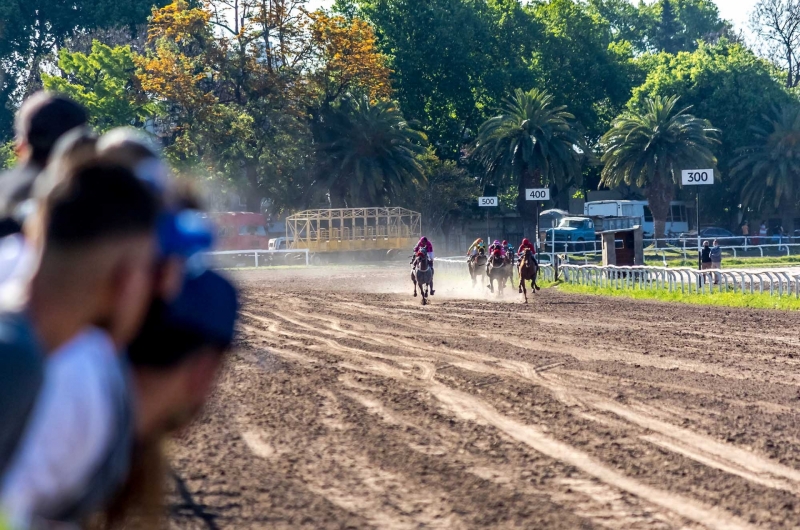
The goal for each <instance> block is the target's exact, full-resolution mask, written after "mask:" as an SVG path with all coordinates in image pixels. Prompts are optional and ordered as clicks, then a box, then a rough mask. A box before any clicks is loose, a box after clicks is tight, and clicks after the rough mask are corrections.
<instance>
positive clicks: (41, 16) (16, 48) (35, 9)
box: [0, 0, 166, 140]
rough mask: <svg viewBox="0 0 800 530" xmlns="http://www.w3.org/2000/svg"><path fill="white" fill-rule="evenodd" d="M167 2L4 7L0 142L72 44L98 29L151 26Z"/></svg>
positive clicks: (0, 13) (99, 0) (50, 1)
mask: <svg viewBox="0 0 800 530" xmlns="http://www.w3.org/2000/svg"><path fill="white" fill-rule="evenodd" d="M165 3H166V1H165V0H128V1H125V2H108V1H106V0H81V1H75V0H73V1H63V0H38V1H36V2H22V1H19V2H0V36H2V37H0V72H3V75H0V100H2V101H3V105H4V106H3V107H2V108H0V140H2V139H4V138H7V137H8V136H10V133H11V130H10V123H11V115H12V114H13V112H14V110H15V108H16V105H17V104H18V103H19V101H21V99H22V98H23V97H25V96H27V95H29V94H30V93H32V92H33V91H35V90H37V89H38V88H40V87H41V78H40V74H41V72H42V66H43V65H44V64H47V63H49V62H52V60H53V59H54V57H53V51H54V50H58V49H61V48H63V47H64V46H65V44H67V43H68V42H69V41H70V39H71V38H73V37H75V36H77V35H80V34H83V33H86V32H88V31H91V30H93V29H96V28H109V27H125V28H128V30H129V33H135V31H136V28H137V27H138V26H139V25H141V24H144V23H145V22H146V21H147V16H148V15H149V14H150V10H151V7H152V6H153V5H159V6H160V5H164V4H165Z"/></svg>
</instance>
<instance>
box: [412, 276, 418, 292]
mask: <svg viewBox="0 0 800 530" xmlns="http://www.w3.org/2000/svg"><path fill="white" fill-rule="evenodd" d="M411 283H413V284H414V296H417V277H416V276H414V273H413V272H412V273H411Z"/></svg>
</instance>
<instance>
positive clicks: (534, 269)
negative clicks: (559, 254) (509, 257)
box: [519, 248, 539, 304]
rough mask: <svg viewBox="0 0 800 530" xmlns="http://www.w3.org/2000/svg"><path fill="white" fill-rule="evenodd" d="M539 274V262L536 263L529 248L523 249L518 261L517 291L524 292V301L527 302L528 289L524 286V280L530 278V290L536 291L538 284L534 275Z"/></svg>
mask: <svg viewBox="0 0 800 530" xmlns="http://www.w3.org/2000/svg"><path fill="white" fill-rule="evenodd" d="M538 275H539V264H538V263H536V258H534V257H533V254H532V253H531V251H530V249H528V248H526V249H525V254H523V255H522V259H521V260H520V262H519V292H520V293H524V294H525V303H526V304H527V303H528V289H527V288H526V287H525V282H526V281H528V280H530V282H531V291H532V292H533V293H536V291H538V290H539V286H538V285H536V276H538Z"/></svg>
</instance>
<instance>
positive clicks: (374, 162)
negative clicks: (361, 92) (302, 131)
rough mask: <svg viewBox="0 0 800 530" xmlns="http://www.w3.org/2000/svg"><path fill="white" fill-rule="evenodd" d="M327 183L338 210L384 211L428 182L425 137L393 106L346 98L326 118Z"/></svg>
mask: <svg viewBox="0 0 800 530" xmlns="http://www.w3.org/2000/svg"><path fill="white" fill-rule="evenodd" d="M319 136H320V138H319V140H320V148H319V151H318V153H319V156H320V158H322V160H324V161H325V162H324V163H323V165H322V171H321V173H320V175H321V180H322V182H323V183H324V184H325V187H326V189H327V190H329V192H330V194H331V201H332V202H334V203H337V204H336V206H344V205H345V204H349V205H350V206H351V207H352V206H378V205H383V204H386V203H387V202H389V201H391V200H392V199H393V198H395V197H396V196H397V194H398V193H399V192H400V191H401V190H403V189H404V188H407V187H408V186H412V185H414V184H416V183H418V182H420V181H423V180H424V178H425V174H424V168H423V167H422V165H421V163H420V157H421V155H423V154H424V153H425V146H426V145H427V138H426V137H425V134H424V133H422V132H420V131H418V130H416V129H415V128H414V127H413V126H412V125H411V124H409V123H408V122H407V121H406V120H405V118H403V115H402V114H401V112H400V109H399V107H398V106H397V103H395V102H393V101H378V102H376V103H372V102H370V101H369V99H368V98H362V97H350V96H348V97H345V98H343V99H342V101H341V103H340V105H339V106H338V107H336V108H333V109H331V110H330V111H329V112H327V113H326V115H325V116H324V117H323V124H322V126H321V128H320V132H319Z"/></svg>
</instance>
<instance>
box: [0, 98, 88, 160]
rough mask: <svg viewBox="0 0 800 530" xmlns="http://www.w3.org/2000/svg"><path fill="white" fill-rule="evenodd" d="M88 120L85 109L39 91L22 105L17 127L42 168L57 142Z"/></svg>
mask: <svg viewBox="0 0 800 530" xmlns="http://www.w3.org/2000/svg"><path fill="white" fill-rule="evenodd" d="M87 121H88V115H87V114H86V109H84V108H83V107H82V106H81V105H79V104H78V103H76V102H75V101H73V100H71V99H70V98H68V97H66V96H62V95H58V94H53V93H50V92H37V93H36V94H34V95H33V96H31V97H30V98H28V99H26V100H25V101H24V102H23V103H22V107H20V109H19V112H18V113H17V117H16V120H15V122H14V128H15V130H16V133H17V136H18V137H19V138H20V139H22V140H24V141H25V143H27V144H28V145H29V146H30V148H31V158H32V159H33V160H34V161H35V162H37V163H39V164H41V165H42V166H43V165H44V164H45V163H46V162H47V158H48V157H49V156H50V152H51V151H52V150H53V146H54V145H55V144H56V142H57V141H58V139H59V138H61V136H63V135H64V134H65V133H67V132H68V131H71V130H72V129H74V128H75V127H80V126H81V125H86V122H87Z"/></svg>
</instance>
